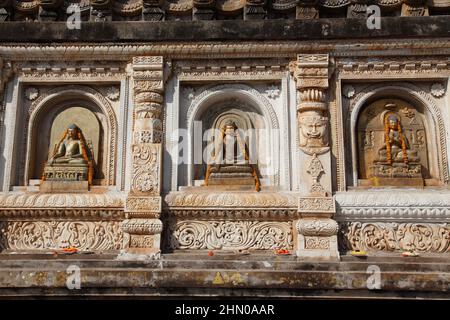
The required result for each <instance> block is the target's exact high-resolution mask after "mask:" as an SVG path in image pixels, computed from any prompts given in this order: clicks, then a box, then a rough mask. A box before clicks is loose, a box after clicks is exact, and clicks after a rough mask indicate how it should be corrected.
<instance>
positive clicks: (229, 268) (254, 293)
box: [0, 251, 450, 299]
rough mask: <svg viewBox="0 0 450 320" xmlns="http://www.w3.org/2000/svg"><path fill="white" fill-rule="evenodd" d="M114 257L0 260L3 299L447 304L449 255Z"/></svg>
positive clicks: (449, 294)
mask: <svg viewBox="0 0 450 320" xmlns="http://www.w3.org/2000/svg"><path fill="white" fill-rule="evenodd" d="M116 257H117V254H114V255H113V254H101V255H97V254H95V255H94V254H90V255H89V254H75V255H63V256H60V255H58V256H57V257H54V256H53V255H52V254H46V255H42V254H41V255H36V254H34V255H30V254H22V255H17V254H15V255H14V254H0V284H1V285H0V296H3V297H5V296H9V297H11V296H16V297H17V296H44V295H50V296H68V295H70V296H79V297H84V298H86V297H90V296H92V297H95V296H97V297H98V294H100V295H108V296H110V297H114V296H116V297H120V296H123V295H128V294H132V295H133V297H135V298H136V297H144V298H145V297H147V298H152V297H158V298H161V297H169V296H170V297H172V298H174V297H177V296H179V297H233V296H234V297H236V296H239V298H240V299H241V298H242V297H290V298H304V297H317V298H321V299H323V298H367V297H377V298H380V297H396V298H411V297H423V298H450V256H449V257H447V256H446V257H440V258H437V257H408V258H403V257H392V256H390V257H368V258H366V259H361V258H356V257H351V256H343V257H342V259H341V261H340V262H316V263H311V262H305V261H302V260H301V258H297V257H295V256H277V255H274V254H273V253H272V252H267V253H265V254H262V253H261V254H256V253H255V254H233V253H218V254H215V255H214V256H212V257H211V256H208V254H207V251H204V252H203V251H196V252H195V253H187V252H185V253H174V254H163V255H162V256H161V259H160V260H144V261H120V260H117V259H116ZM74 265H75V266H78V267H79V270H80V273H81V284H80V286H81V289H78V290H69V289H68V288H67V286H66V281H67V277H68V274H67V268H68V267H69V266H74ZM373 266H376V267H378V268H379V270H380V280H381V282H380V289H369V288H368V285H367V283H368V278H369V277H370V276H371V275H372V272H368V270H373V268H374V267H373ZM369 282H370V280H369Z"/></svg>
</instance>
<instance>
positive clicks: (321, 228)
mask: <svg viewBox="0 0 450 320" xmlns="http://www.w3.org/2000/svg"><path fill="white" fill-rule="evenodd" d="M296 227H297V230H298V232H299V233H300V234H302V235H304V236H332V235H336V234H337V232H338V229H339V227H338V224H337V222H336V221H334V220H332V219H316V218H312V219H301V220H299V221H298V222H297V226H296Z"/></svg>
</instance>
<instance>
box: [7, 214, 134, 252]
mask: <svg viewBox="0 0 450 320" xmlns="http://www.w3.org/2000/svg"><path fill="white" fill-rule="evenodd" d="M0 226H1V229H2V233H1V235H0V250H1V249H4V250H14V251H15V250H43V249H55V248H56V249H59V248H61V247H65V246H74V247H76V248H77V249H78V250H80V251H84V250H90V251H102V252H103V251H111V250H120V249H122V248H123V247H124V245H125V242H126V241H127V239H126V236H125V235H124V234H123V232H122V230H121V229H120V222H119V221H59V222H58V221H5V222H1V223H0Z"/></svg>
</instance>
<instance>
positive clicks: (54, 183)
mask: <svg viewBox="0 0 450 320" xmlns="http://www.w3.org/2000/svg"><path fill="white" fill-rule="evenodd" d="M88 172H89V169H88V167H87V165H85V164H58V165H46V166H45V168H44V181H42V182H41V184H40V186H39V191H40V192H86V191H88V190H89V182H88Z"/></svg>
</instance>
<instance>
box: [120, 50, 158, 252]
mask: <svg viewBox="0 0 450 320" xmlns="http://www.w3.org/2000/svg"><path fill="white" fill-rule="evenodd" d="M132 69H133V81H134V113H133V118H134V124H133V144H132V150H131V152H132V174H131V189H130V193H129V195H128V197H127V200H126V205H125V212H126V218H127V219H126V220H125V221H123V222H122V230H123V231H124V232H125V233H127V234H129V236H130V241H129V246H128V248H127V249H126V250H125V252H124V253H123V254H121V256H120V257H121V258H124V259H139V258H142V257H144V258H147V259H154V258H159V256H160V245H161V232H162V222H161V220H159V217H160V214H161V196H160V192H161V168H162V144H161V142H162V121H161V113H162V103H163V92H164V80H163V57H159V56H156V57H153V56H151V57H135V58H133V65H132Z"/></svg>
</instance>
